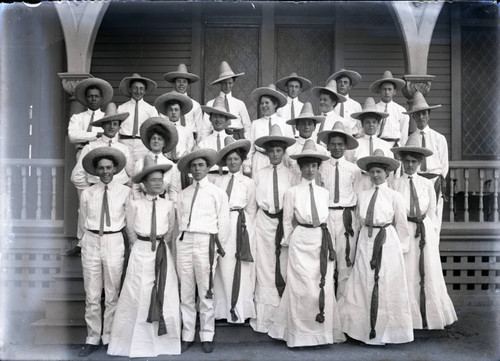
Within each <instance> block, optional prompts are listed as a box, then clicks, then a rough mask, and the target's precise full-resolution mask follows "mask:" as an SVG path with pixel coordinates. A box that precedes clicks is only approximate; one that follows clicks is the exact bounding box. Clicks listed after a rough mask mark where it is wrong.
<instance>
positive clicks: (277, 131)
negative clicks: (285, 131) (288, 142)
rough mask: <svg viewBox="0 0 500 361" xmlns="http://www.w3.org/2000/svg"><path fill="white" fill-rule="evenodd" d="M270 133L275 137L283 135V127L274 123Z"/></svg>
mask: <svg viewBox="0 0 500 361" xmlns="http://www.w3.org/2000/svg"><path fill="white" fill-rule="evenodd" d="M269 135H270V136H273V137H281V136H283V135H282V134H281V127H280V126H279V125H278V124H274V125H273V126H272V127H271V131H270V132H269Z"/></svg>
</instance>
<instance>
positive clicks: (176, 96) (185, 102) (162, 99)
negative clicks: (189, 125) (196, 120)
mask: <svg viewBox="0 0 500 361" xmlns="http://www.w3.org/2000/svg"><path fill="white" fill-rule="evenodd" d="M171 100H176V101H178V102H179V103H180V106H181V113H182V114H183V115H185V114H187V113H189V112H190V111H191V109H193V101H192V100H191V99H190V98H189V97H188V96H187V95H184V94H181V93H177V92H169V93H165V94H162V95H160V96H159V97H158V98H156V100H155V102H154V106H155V108H156V110H158V112H159V113H161V114H165V115H166V114H167V106H166V103H167V102H169V101H171Z"/></svg>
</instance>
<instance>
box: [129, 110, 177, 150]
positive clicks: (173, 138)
mask: <svg viewBox="0 0 500 361" xmlns="http://www.w3.org/2000/svg"><path fill="white" fill-rule="evenodd" d="M155 125H160V126H162V127H163V128H164V129H165V131H166V132H167V134H168V137H169V138H168V139H165V145H164V147H163V153H167V152H170V151H171V150H172V149H174V147H175V146H176V145H177V143H178V142H179V133H178V132H177V128H176V127H175V125H173V124H172V122H171V121H169V120H167V119H165V118H162V117H151V118H148V119H146V120H145V121H144V123H142V124H141V127H140V128H139V134H140V135H141V140H142V143H143V144H144V146H145V147H146V148H148V149H149V150H151V144H150V143H151V139H148V138H147V135H148V130H149V128H151V127H152V126H155Z"/></svg>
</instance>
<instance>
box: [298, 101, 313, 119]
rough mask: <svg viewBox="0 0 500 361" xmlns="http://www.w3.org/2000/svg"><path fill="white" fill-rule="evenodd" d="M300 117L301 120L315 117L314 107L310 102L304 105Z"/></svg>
mask: <svg viewBox="0 0 500 361" xmlns="http://www.w3.org/2000/svg"><path fill="white" fill-rule="evenodd" d="M299 117H301V118H306V117H314V112H313V106H312V104H311V103H310V102H305V103H304V105H303V106H302V110H301V111H300V115H299Z"/></svg>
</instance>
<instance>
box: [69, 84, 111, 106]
mask: <svg viewBox="0 0 500 361" xmlns="http://www.w3.org/2000/svg"><path fill="white" fill-rule="evenodd" d="M91 86H96V87H98V88H99V89H101V97H102V104H103V105H106V104H108V103H109V102H110V101H111V99H113V87H112V86H111V84H109V83H108V82H107V81H106V80H104V79H100V78H88V79H84V80H82V81H81V82H79V83H78V85H77V86H76V87H75V99H76V100H78V101H79V102H80V103H82V104H83V105H85V106H87V97H86V96H85V92H86V91H87V88H88V87H91Z"/></svg>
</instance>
